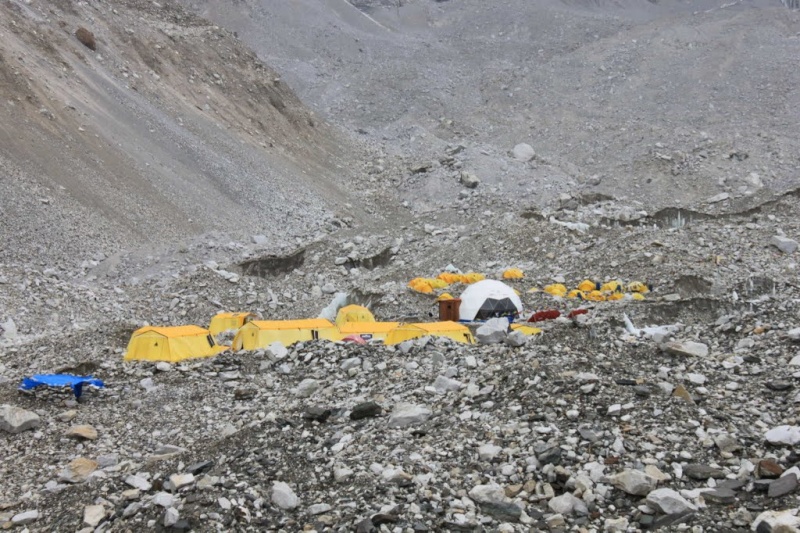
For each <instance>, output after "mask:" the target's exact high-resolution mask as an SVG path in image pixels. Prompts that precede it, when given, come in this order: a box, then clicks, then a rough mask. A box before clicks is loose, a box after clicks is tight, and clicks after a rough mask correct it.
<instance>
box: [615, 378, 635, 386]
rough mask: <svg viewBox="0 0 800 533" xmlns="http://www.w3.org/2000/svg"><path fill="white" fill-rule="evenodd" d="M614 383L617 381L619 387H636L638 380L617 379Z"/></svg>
mask: <svg viewBox="0 0 800 533" xmlns="http://www.w3.org/2000/svg"><path fill="white" fill-rule="evenodd" d="M614 381H615V383H616V384H617V385H636V380H635V379H629V378H620V379H617V380H614Z"/></svg>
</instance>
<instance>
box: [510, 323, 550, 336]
mask: <svg viewBox="0 0 800 533" xmlns="http://www.w3.org/2000/svg"><path fill="white" fill-rule="evenodd" d="M511 330H512V331H519V332H521V333H524V334H525V335H541V334H542V330H541V328H535V327H533V326H526V325H525V324H511Z"/></svg>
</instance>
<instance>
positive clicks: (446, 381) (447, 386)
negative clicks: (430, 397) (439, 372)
mask: <svg viewBox="0 0 800 533" xmlns="http://www.w3.org/2000/svg"><path fill="white" fill-rule="evenodd" d="M433 388H434V389H435V390H436V392H437V393H439V394H446V393H447V392H450V391H457V390H458V389H460V388H461V382H460V381H458V380H455V379H451V378H448V377H447V376H437V377H436V380H434V382H433Z"/></svg>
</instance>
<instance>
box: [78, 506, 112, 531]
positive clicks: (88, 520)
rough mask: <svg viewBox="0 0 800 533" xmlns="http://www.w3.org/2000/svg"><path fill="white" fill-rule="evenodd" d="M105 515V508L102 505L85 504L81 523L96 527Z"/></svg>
mask: <svg viewBox="0 0 800 533" xmlns="http://www.w3.org/2000/svg"><path fill="white" fill-rule="evenodd" d="M105 517H106V509H105V507H103V506H102V505H87V506H86V507H84V509H83V523H84V524H86V525H87V526H91V527H97V526H98V524H100V522H102V521H103V519H104V518H105Z"/></svg>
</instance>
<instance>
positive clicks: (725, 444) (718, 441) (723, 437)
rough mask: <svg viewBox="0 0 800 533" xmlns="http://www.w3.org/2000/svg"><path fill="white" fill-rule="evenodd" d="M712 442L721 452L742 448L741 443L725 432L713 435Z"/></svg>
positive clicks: (731, 451)
mask: <svg viewBox="0 0 800 533" xmlns="http://www.w3.org/2000/svg"><path fill="white" fill-rule="evenodd" d="M714 444H715V445H716V446H717V448H719V451H721V452H730V453H733V452H736V451H739V450H741V449H742V446H741V444H739V442H738V441H737V440H736V439H735V438H733V437H732V436H731V435H729V434H727V433H722V434H720V435H717V436H716V437H714Z"/></svg>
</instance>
